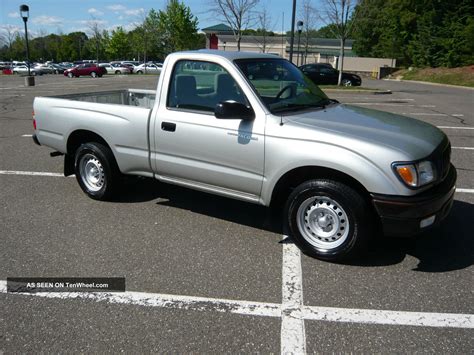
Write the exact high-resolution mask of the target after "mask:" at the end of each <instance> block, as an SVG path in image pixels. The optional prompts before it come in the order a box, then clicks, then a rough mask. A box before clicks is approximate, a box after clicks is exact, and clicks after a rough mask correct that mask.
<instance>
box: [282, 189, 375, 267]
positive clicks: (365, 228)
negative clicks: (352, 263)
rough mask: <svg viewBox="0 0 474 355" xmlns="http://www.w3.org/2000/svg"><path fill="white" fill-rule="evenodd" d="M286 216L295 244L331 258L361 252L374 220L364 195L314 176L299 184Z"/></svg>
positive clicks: (337, 259)
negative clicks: (315, 178)
mask: <svg viewBox="0 0 474 355" xmlns="http://www.w3.org/2000/svg"><path fill="white" fill-rule="evenodd" d="M285 217H286V226H287V228H288V229H289V231H290V234H291V237H292V239H293V241H294V242H295V244H296V245H297V246H298V247H299V248H300V249H301V250H303V252H305V253H306V254H308V255H310V256H313V257H316V258H319V259H323V260H329V261H340V260H343V259H347V258H350V257H353V256H355V255H357V254H358V253H359V252H361V251H362V250H363V249H364V247H365V246H366V242H367V241H368V239H369V237H370V234H371V229H372V228H371V225H372V222H373V221H372V220H371V216H370V209H369V207H368V206H367V204H366V202H365V200H364V199H363V198H362V196H361V195H360V194H359V193H358V192H356V191H355V190H353V189H352V188H350V187H349V186H347V185H344V184H342V183H340V182H337V181H333V180H311V181H307V182H304V183H302V184H301V185H299V186H298V187H296V188H295V189H294V190H293V192H292V193H291V195H290V197H289V198H288V201H287V204H286V208H285Z"/></svg>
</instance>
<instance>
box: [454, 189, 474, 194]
mask: <svg viewBox="0 0 474 355" xmlns="http://www.w3.org/2000/svg"><path fill="white" fill-rule="evenodd" d="M456 192H462V193H465V194H474V189H458V188H456Z"/></svg>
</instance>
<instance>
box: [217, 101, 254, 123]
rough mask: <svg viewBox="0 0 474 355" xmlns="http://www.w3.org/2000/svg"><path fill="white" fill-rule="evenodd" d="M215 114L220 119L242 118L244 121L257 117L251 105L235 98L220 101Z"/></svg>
mask: <svg viewBox="0 0 474 355" xmlns="http://www.w3.org/2000/svg"><path fill="white" fill-rule="evenodd" d="M214 115H215V116H216V118H220V119H241V120H244V121H251V120H253V119H254V118H255V112H253V110H252V108H251V107H247V106H245V105H244V104H242V103H240V102H237V101H233V100H229V101H222V102H219V103H218V104H217V105H216V108H215V109H214Z"/></svg>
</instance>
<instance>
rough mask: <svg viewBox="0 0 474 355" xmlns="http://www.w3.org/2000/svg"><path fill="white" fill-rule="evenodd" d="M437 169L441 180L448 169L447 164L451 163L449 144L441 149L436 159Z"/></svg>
mask: <svg viewBox="0 0 474 355" xmlns="http://www.w3.org/2000/svg"><path fill="white" fill-rule="evenodd" d="M437 165H438V171H439V172H440V175H441V180H443V179H444V178H445V177H446V175H447V174H448V171H449V166H450V165H451V144H448V146H447V147H446V148H445V149H444V150H443V152H442V154H441V157H440V158H439V159H438V164H437Z"/></svg>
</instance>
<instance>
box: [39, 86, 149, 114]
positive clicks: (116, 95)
mask: <svg viewBox="0 0 474 355" xmlns="http://www.w3.org/2000/svg"><path fill="white" fill-rule="evenodd" d="M155 95H156V93H155V90H144V89H127V90H114V91H99V92H91V93H81V94H68V95H57V96H48V97H54V98H58V99H66V100H73V101H85V102H94V103H100V104H115V105H127V106H138V107H144V108H148V109H151V108H153V105H154V103H155Z"/></svg>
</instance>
